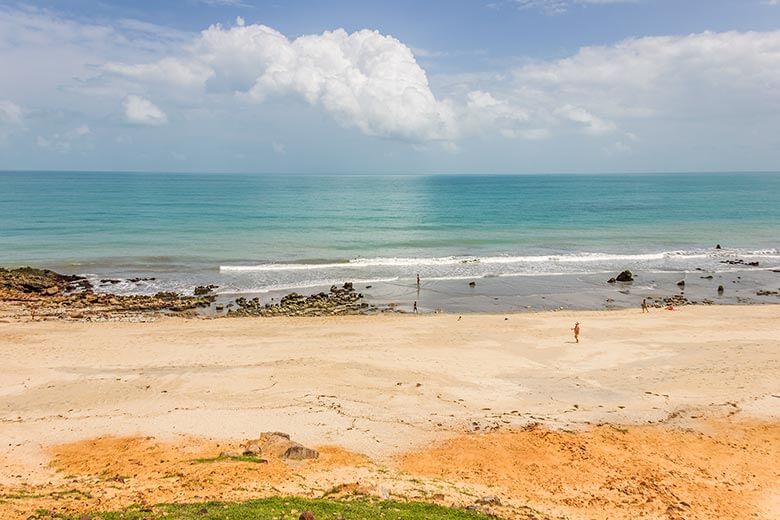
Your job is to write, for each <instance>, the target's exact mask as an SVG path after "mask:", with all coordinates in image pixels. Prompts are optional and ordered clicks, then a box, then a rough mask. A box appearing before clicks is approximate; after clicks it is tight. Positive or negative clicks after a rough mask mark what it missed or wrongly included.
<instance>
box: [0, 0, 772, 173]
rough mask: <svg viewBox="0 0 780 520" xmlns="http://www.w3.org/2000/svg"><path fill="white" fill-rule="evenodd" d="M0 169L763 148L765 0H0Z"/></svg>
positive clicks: (322, 163) (740, 152)
mask: <svg viewBox="0 0 780 520" xmlns="http://www.w3.org/2000/svg"><path fill="white" fill-rule="evenodd" d="M0 69H2V70H3V71H5V72H4V73H3V74H2V75H0V169H87V170H144V171H249V172H280V173H288V172H289V173H298V172H300V173H313V172H323V173H325V172H333V173H339V172H345V173H360V172H367V173H371V172H386V173H427V172H430V173H436V172H452V173H457V172H471V173H481V172H484V173H510V172H600V171H605V172H621V171H714V170H720V171H722V170H778V169H780V153H778V150H780V137H779V136H780V124H778V121H780V117H778V116H780V2H778V1H773V0H741V1H733V0H732V1H729V0H709V1H704V0H702V1H696V0H691V1H685V0H678V1H671V0H669V1H665V0H635V1H621V0H492V1H491V0H488V1H465V0H461V1H426V2H411V1H395V2H378V1H362V2H359V1H342V2H325V1H301V2H292V1H290V2H285V1H276V2H260V1H252V0H241V1H238V0H235V1H234V0H177V1H176V0H172V1H166V2H153V1H129V0H127V1H115V2H108V1H99V2H97V1H87V0H71V1H69V2H67V4H66V3H65V2H61V1H42V2H26V3H18V2H0Z"/></svg>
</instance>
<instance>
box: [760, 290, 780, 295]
mask: <svg viewBox="0 0 780 520" xmlns="http://www.w3.org/2000/svg"><path fill="white" fill-rule="evenodd" d="M756 295H757V296H780V291H769V290H760V291H756Z"/></svg>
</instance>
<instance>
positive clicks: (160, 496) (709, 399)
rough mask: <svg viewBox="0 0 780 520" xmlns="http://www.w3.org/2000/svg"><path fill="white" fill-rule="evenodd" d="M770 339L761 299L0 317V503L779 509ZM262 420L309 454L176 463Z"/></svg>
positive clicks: (250, 434)
mask: <svg viewBox="0 0 780 520" xmlns="http://www.w3.org/2000/svg"><path fill="white" fill-rule="evenodd" d="M575 321H579V322H580V323H581V324H582V337H581V341H580V343H579V344H575V343H574V342H573V337H572V336H571V332H570V328H571V327H572V326H573V325H574V322H575ZM778 332H780V306H778V305H754V306H696V307H693V306H689V307H683V308H679V309H678V310H676V311H674V312H669V311H661V310H653V312H651V313H650V314H644V315H643V314H641V312H640V311H639V310H621V311H591V312H587V311H576V312H573V311H562V312H544V313H527V314H506V315H504V314H500V315H499V314H494V315H483V314H465V315H463V316H462V318H459V316H458V315H452V314H439V315H421V316H399V315H378V316H345V317H329V318H273V319H262V318H258V319H255V318H240V319H215V320H206V319H182V318H159V319H157V320H156V321H153V322H148V323H73V322H62V321H49V322H30V321H24V322H22V321H10V320H8V321H5V322H3V323H0V345H2V353H3V363H2V366H0V382H2V384H0V438H2V439H3V442H2V445H0V494H2V497H0V499H2V502H0V509H1V510H2V511H3V514H2V515H0V516H2V517H4V518H26V517H27V516H29V515H30V514H32V513H33V512H35V511H36V510H37V509H39V508H41V507H47V508H51V510H53V511H67V512H82V511H87V510H106V509H111V508H117V507H122V506H126V505H128V504H131V503H139V502H141V503H151V504H153V503H157V502H161V501H182V500H197V499H207V498H229V499H232V498H236V499H238V498H248V497H254V496H266V495H269V494H280V493H295V494H302V495H305V496H321V495H322V494H323V492H324V490H332V489H337V490H338V489H343V486H353V487H354V488H355V489H359V490H361V492H365V493H366V494H370V495H380V496H381V495H382V494H385V493H389V494H391V495H392V496H395V497H401V498H416V499H426V500H431V501H436V502H439V503H442V504H447V505H461V506H462V505H467V504H470V503H473V502H474V500H475V497H480V496H483V495H490V496H496V497H498V500H497V501H496V502H495V503H491V504H490V505H489V507H490V508H491V511H492V512H494V513H496V514H498V515H499V516H501V517H504V518H518V517H523V516H520V515H521V513H522V514H525V515H526V517H528V518H637V517H647V518H715V517H721V518H724V517H729V518H772V517H777V516H775V515H778V514H780V509H779V508H778V503H780V474H779V472H778V470H777V467H776V465H775V466H774V467H773V466H772V465H771V464H770V463H769V461H771V460H778V457H779V456H780V423H778V420H779V419H780V384H778V381H780V357H779V356H778V345H779V343H778V337H777V336H778ZM264 431H282V432H286V433H289V434H290V435H291V436H292V438H293V439H295V440H296V441H299V442H301V443H303V444H304V445H306V446H312V447H319V448H320V451H321V457H320V458H319V459H318V460H316V461H314V462H309V463H300V464H294V465H290V464H286V463H284V462H281V461H272V463H270V464H267V465H262V467H253V465H252V464H242V463H228V464H223V463H218V464H214V465H207V466H208V467H207V466H206V465H193V464H192V463H191V461H192V460H193V459H194V458H196V457H198V456H203V455H204V454H205V455H210V456H215V455H217V454H218V453H220V451H222V450H224V449H225V447H226V446H233V445H237V444H238V443H240V442H241V441H243V440H246V439H251V438H256V437H257V436H258V435H259V434H260V432H264ZM323 446H324V448H322V447H323ZM497 454H500V455H501V456H500V460H499V459H497V457H496V455H497ZM254 466H257V465H254ZM166 475H167V476H166ZM171 475H174V477H171V478H169V477H170V476H171ZM109 482H110V485H109V484H108V483H109ZM239 483H240V484H241V485H239ZM349 489H352V488H349ZM66 491H67V492H66ZM735 498H737V499H738V501H737V502H738V504H739V507H736V505H735V504H736V503H737V502H735V500H734V499H735ZM486 507H488V506H486ZM533 515H536V516H533ZM675 515H676V516H675ZM724 515H725V516H724Z"/></svg>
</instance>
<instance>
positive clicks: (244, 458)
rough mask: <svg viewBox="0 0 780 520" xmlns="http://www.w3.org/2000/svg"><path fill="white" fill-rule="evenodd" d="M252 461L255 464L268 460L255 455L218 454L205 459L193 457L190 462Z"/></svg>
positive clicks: (264, 462) (265, 462)
mask: <svg viewBox="0 0 780 520" xmlns="http://www.w3.org/2000/svg"><path fill="white" fill-rule="evenodd" d="M225 461H230V462H254V463H255V464H267V463H268V461H267V460H265V459H261V458H260V457H257V456H255V455H219V456H217V457H209V458H206V459H195V460H193V461H192V462H196V463H198V464H212V463H214V462H225Z"/></svg>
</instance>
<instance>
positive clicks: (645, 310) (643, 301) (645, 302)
mask: <svg viewBox="0 0 780 520" xmlns="http://www.w3.org/2000/svg"><path fill="white" fill-rule="evenodd" d="M646 312H650V309H648V308H647V298H642V314H644V313H646Z"/></svg>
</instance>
